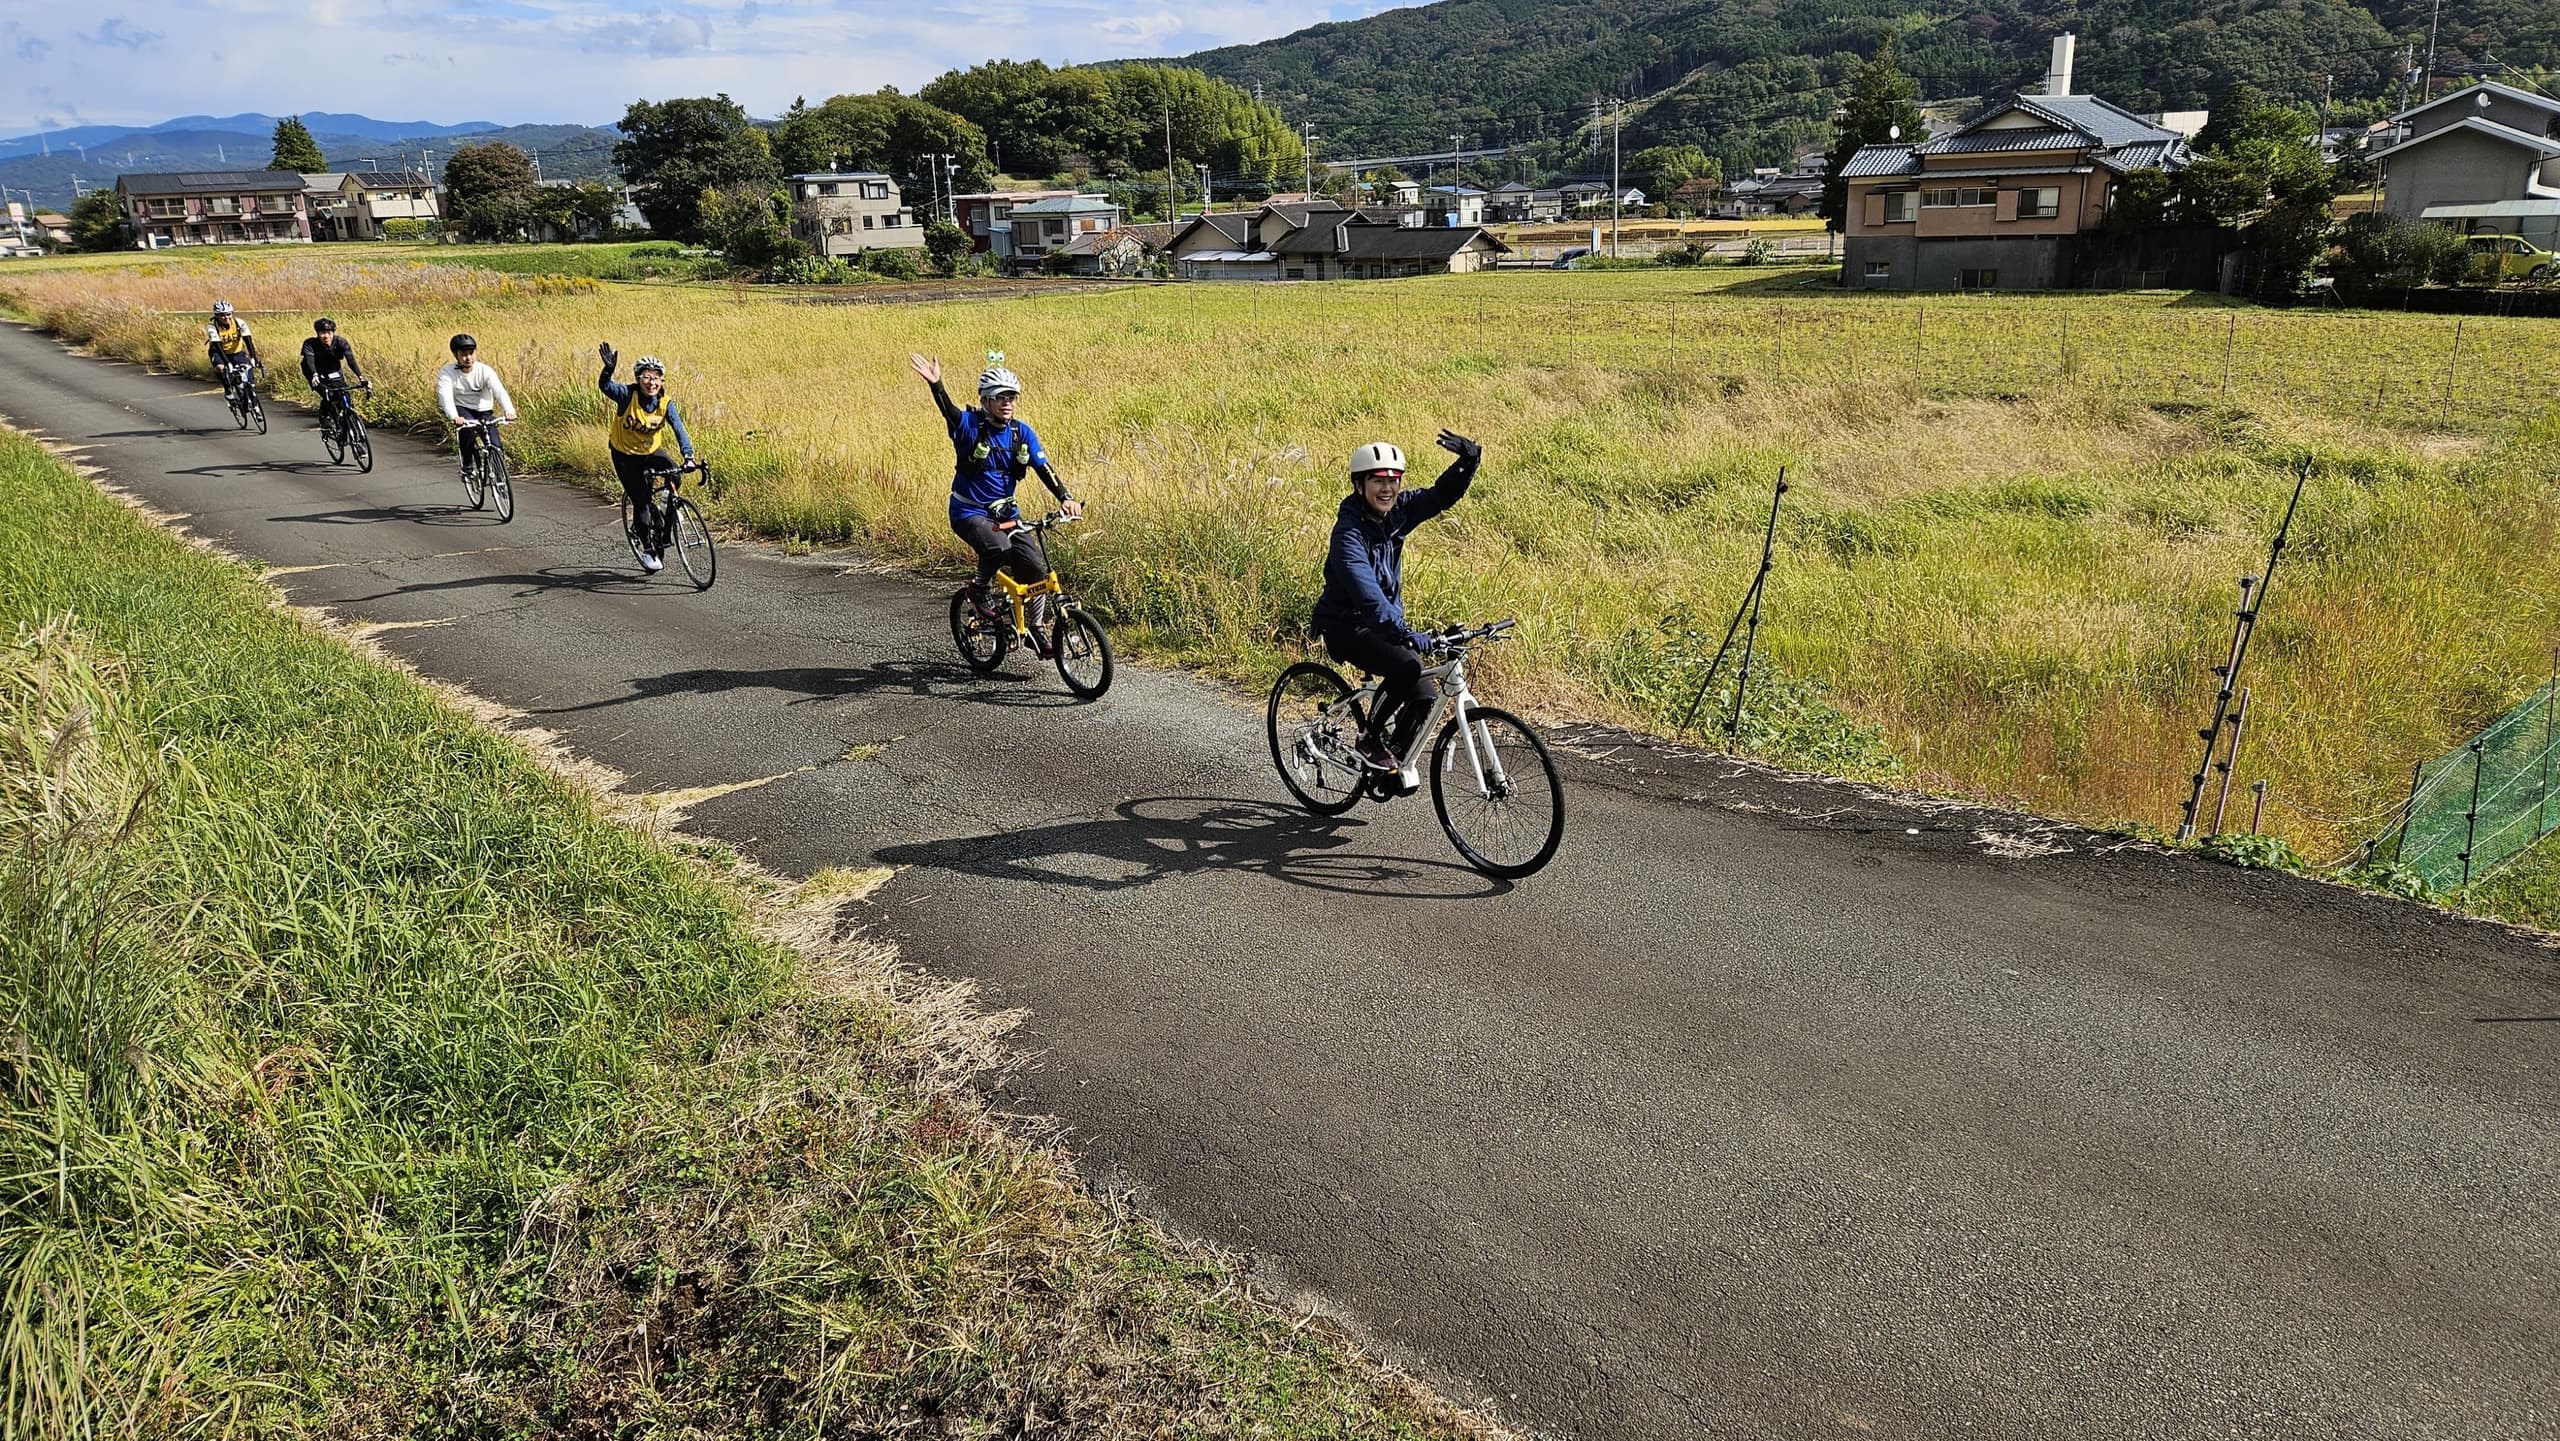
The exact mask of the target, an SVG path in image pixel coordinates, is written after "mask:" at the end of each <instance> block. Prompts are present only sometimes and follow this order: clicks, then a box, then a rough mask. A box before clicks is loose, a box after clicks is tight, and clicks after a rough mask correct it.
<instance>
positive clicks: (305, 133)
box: [267, 115, 329, 175]
mask: <svg viewBox="0 0 2560 1441" xmlns="http://www.w3.org/2000/svg"><path fill="white" fill-rule="evenodd" d="M267 168H268V169H269V170H294V171H299V172H301V173H302V174H305V175H313V174H317V173H319V172H320V171H323V170H326V169H328V168H329V161H328V158H327V157H326V156H323V155H322V154H321V153H320V142H319V141H317V140H314V139H312V138H311V127H310V126H307V125H305V124H303V123H302V122H301V121H300V120H299V119H296V118H295V117H293V116H291V115H288V116H286V117H285V118H283V119H282V120H279V121H277V122H276V142H275V158H274V159H272V160H270V161H268V162H267Z"/></svg>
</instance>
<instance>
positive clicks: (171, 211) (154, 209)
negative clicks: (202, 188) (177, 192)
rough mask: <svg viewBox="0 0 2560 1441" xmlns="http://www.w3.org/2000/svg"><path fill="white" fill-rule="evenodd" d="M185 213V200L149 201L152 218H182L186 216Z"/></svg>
mask: <svg viewBox="0 0 2560 1441" xmlns="http://www.w3.org/2000/svg"><path fill="white" fill-rule="evenodd" d="M186 214H187V202H185V201H183V200H154V201H152V202H151V218H152V219H154V220H183V219H185V218H186Z"/></svg>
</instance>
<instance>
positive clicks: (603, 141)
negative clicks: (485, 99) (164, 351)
mask: <svg viewBox="0 0 2560 1441" xmlns="http://www.w3.org/2000/svg"><path fill="white" fill-rule="evenodd" d="M347 121H354V122H358V123H359V124H358V128H357V129H354V130H346V129H339V128H334V126H335V125H336V124H338V123H343V122H347ZM303 123H304V124H305V125H308V126H310V127H311V130H312V138H313V139H314V140H316V141H318V142H319V143H320V153H321V154H322V155H324V156H326V157H327V158H328V161H329V167H330V168H331V169H332V170H362V169H365V168H367V166H366V164H365V162H367V161H371V162H373V167H372V168H376V169H382V170H398V169H402V168H411V169H414V168H416V167H417V166H419V165H422V164H426V163H429V152H432V153H433V159H434V161H435V162H436V163H439V164H440V163H441V162H442V160H443V158H444V157H445V156H448V155H451V154H452V153H453V152H454V150H455V149H456V148H457V147H459V146H462V145H473V144H485V143H489V142H500V143H504V144H508V145H513V146H515V147H516V148H518V149H520V150H524V151H526V152H528V153H531V154H533V155H535V156H537V157H538V158H539V160H540V164H541V169H542V176H543V178H544V179H546V180H609V179H612V178H614V171H613V145H614V142H615V141H616V140H618V139H620V138H621V136H620V133H619V132H617V131H614V130H611V129H608V128H605V127H601V126H592V125H509V126H497V125H485V124H481V123H477V122H475V123H473V124H471V125H444V126H431V127H429V128H428V129H425V130H409V129H405V128H403V127H402V126H401V125H400V123H398V122H391V121H380V120H370V119H368V118H366V117H364V116H361V115H355V116H343V115H331V114H326V113H314V114H311V115H307V116H305V117H303ZM324 123H326V125H327V126H328V127H330V128H324ZM422 123H423V122H422ZM244 125H245V126H249V127H251V128H247V129H241V128H234V127H236V126H244ZM83 130H86V131H90V132H98V131H105V132H106V133H105V134H104V137H103V138H95V137H93V138H91V139H88V140H82V141H77V142H74V141H68V140H65V139H63V137H64V136H69V135H77V134H80V133H82V131H80V130H62V131H53V132H50V133H48V135H47V136H46V139H47V141H48V142H49V143H50V146H51V149H52V153H51V154H50V155H47V154H42V153H39V152H38V151H37V150H32V149H25V148H15V147H17V146H18V142H17V141H15V140H12V141H0V186H6V187H8V188H9V189H11V190H29V191H32V192H34V194H35V197H36V203H37V204H38V205H40V206H47V207H52V208H56V209H59V208H61V207H63V206H67V205H69V204H70V203H71V199H72V195H73V182H74V181H75V180H77V181H78V182H79V184H80V185H81V186H82V187H83V188H88V189H96V188H101V187H106V188H112V187H113V186H114V185H115V183H116V177H117V176H119V175H128V174H135V173H146V174H147V173H150V172H153V171H168V170H259V169H263V168H265V166H266V163H267V160H268V157H269V156H271V155H272V154H274V150H273V148H272V147H273V144H274V139H275V120H274V118H273V117H270V116H263V115H255V114H250V115H234V116H227V117H219V118H217V117H208V116H182V117H180V118H178V119H176V120H164V121H162V122H160V124H158V125H155V126H147V127H136V128H128V129H112V130H110V129H108V128H107V127H99V126H89V127H83ZM22 138H24V137H22ZM75 145H76V146H77V147H78V148H75ZM84 152H85V153H84Z"/></svg>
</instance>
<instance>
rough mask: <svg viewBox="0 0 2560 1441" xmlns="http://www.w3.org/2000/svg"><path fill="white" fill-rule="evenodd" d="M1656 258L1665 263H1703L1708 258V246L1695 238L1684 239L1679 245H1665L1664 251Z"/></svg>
mask: <svg viewBox="0 0 2560 1441" xmlns="http://www.w3.org/2000/svg"><path fill="white" fill-rule="evenodd" d="M1654 259H1655V260H1656V261H1657V262H1659V263H1661V264H1664V265H1703V264H1705V263H1706V259H1707V248H1706V247H1705V246H1703V245H1700V244H1698V243H1697V242H1696V241H1694V240H1684V241H1681V242H1680V243H1679V244H1677V245H1668V246H1664V247H1663V249H1662V253H1661V254H1659V255H1656V256H1655V257H1654Z"/></svg>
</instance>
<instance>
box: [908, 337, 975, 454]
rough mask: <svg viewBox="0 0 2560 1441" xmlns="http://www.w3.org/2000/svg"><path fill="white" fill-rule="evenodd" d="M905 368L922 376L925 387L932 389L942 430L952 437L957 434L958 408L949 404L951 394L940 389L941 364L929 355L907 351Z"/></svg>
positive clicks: (958, 422)
mask: <svg viewBox="0 0 2560 1441" xmlns="http://www.w3.org/2000/svg"><path fill="white" fill-rule="evenodd" d="M907 366H908V368H909V369H911V370H913V371H915V373H916V374H918V375H921V376H923V377H924V383H925V384H926V386H928V387H930V388H931V389H932V391H933V403H934V404H935V405H936V406H939V407H940V408H941V410H942V428H943V429H945V430H948V431H950V432H951V433H953V434H954V435H957V434H959V432H960V422H961V419H962V416H961V412H960V407H959V406H957V405H954V404H952V403H951V393H950V392H949V391H947V390H944V389H943V388H942V362H941V361H939V360H936V359H934V358H933V357H931V356H929V355H918V354H916V353H915V352H913V351H909V352H908V353H907Z"/></svg>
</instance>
